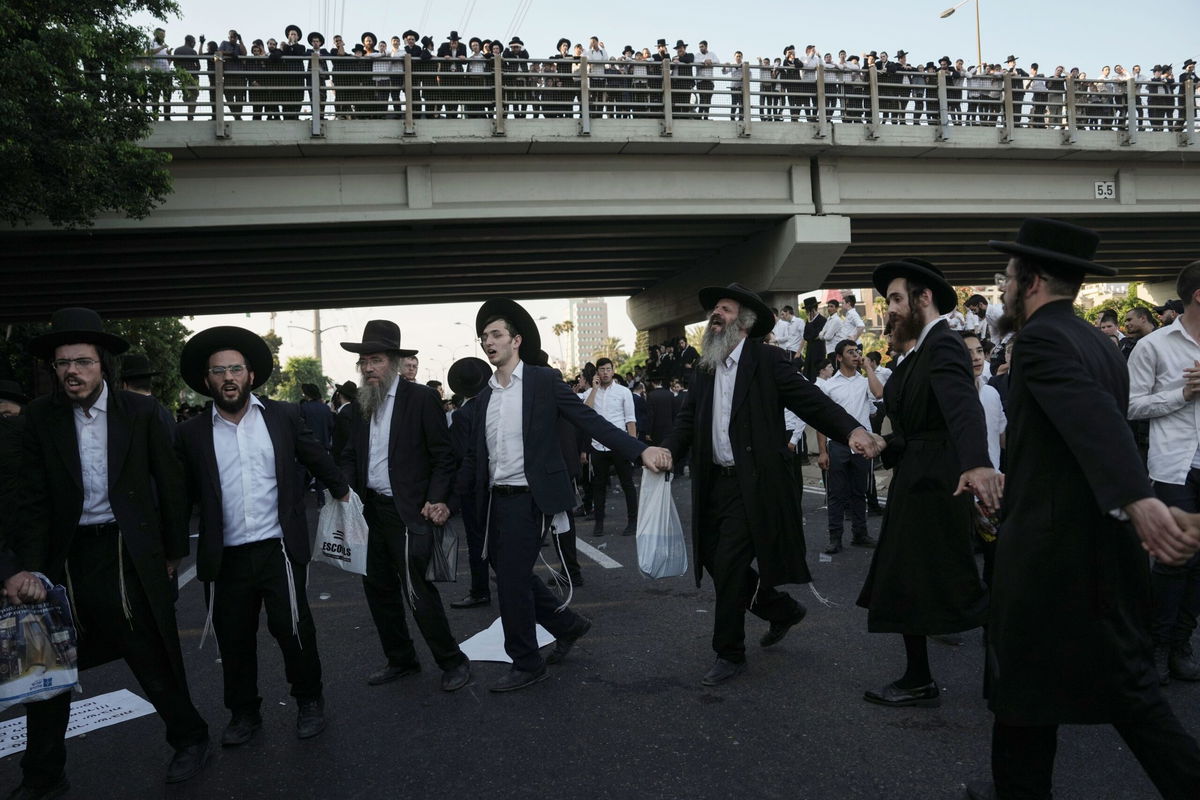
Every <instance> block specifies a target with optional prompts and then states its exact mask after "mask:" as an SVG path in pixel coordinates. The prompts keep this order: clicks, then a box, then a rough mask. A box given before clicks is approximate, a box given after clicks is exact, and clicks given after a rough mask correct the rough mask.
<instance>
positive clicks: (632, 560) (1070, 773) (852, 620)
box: [0, 471, 1200, 800]
mask: <svg viewBox="0 0 1200 800" xmlns="http://www.w3.org/2000/svg"><path fill="white" fill-rule="evenodd" d="M809 477H810V479H811V478H812V477H814V476H813V473H812V472H811V471H810V472H809ZM687 491H688V486H687V481H686V480H683V481H678V482H676V484H675V492H676V497H677V501H678V507H679V510H680V513H681V515H682V516H683V518H684V520H685V526H686V524H687V518H688V517H689V515H690V508H689V505H690V502H689V501H688V499H687V497H688V495H687ZM609 501H610V511H609V518H610V523H609V524H610V526H611V527H610V530H613V529H615V530H617V531H619V530H620V528H621V523H622V522H623V519H622V517H623V515H624V511H623V509H624V503H623V501H622V499H621V497H620V496H619V490H615V493H614V494H612V495H610V500H609ZM804 510H805V531H806V536H807V540H808V547H809V553H810V557H809V561H810V566H811V567H812V570H813V573H814V576H815V581H816V583H815V585H816V587H817V588H818V589H819V590H820V592H821V594H822V595H823V596H825V597H826V598H827V599H829V600H830V601H831V602H832V603H833V605H832V606H831V607H825V606H823V605H821V604H820V603H818V602H817V601H816V600H815V599H814V598H813V596H812V595H811V594H810V592H809V589H808V587H792V592H793V594H794V595H795V596H796V597H798V598H799V599H801V601H802V602H804V603H805V604H806V605H807V606H808V607H809V615H808V617H807V619H806V620H805V621H804V622H803V623H802V624H801V625H800V626H798V627H797V628H795V629H794V630H793V631H792V632H791V633H790V634H789V635H788V637H787V638H786V639H785V640H784V641H783V642H781V643H780V644H778V645H776V646H775V647H773V648H771V649H769V650H761V649H760V648H759V647H758V646H757V640H758V637H759V636H760V635H761V634H762V633H763V631H765V629H766V623H763V622H761V621H759V620H758V619H756V618H753V617H749V618H748V621H747V642H748V645H749V646H748V657H749V668H748V670H747V672H746V673H745V674H744V675H743V676H741V677H739V678H737V679H735V680H734V681H733V682H731V683H729V684H727V685H725V686H722V687H718V688H714V689H710V688H705V687H703V686H701V685H700V677H701V676H702V675H703V674H704V673H705V671H706V670H707V669H708V668H709V666H710V665H711V663H712V659H713V654H712V651H711V649H710V644H709V640H710V636H711V621H712V620H711V617H712V611H713V595H712V586H711V583H710V582H708V581H707V580H706V581H705V583H704V585H703V586H701V587H700V588H699V589H697V588H696V586H695V584H694V582H693V579H692V577H691V576H690V575H689V576H685V577H680V578H672V579H665V580H658V581H652V580H648V579H646V578H644V577H643V576H642V575H640V574H639V572H638V569H637V557H636V550H635V544H634V539H633V538H632V537H621V536H614V535H611V534H610V535H609V536H606V537H604V538H602V539H595V538H593V537H591V536H589V535H588V534H589V533H590V530H591V523H589V522H582V523H581V525H580V534H581V537H580V538H581V539H582V540H583V541H585V542H588V543H589V544H591V545H593V546H595V545H602V546H603V550H602V552H603V553H605V554H607V555H608V556H609V557H611V558H612V559H614V560H615V561H616V562H618V563H619V564H620V565H621V566H620V567H618V568H610V569H604V568H601V567H600V566H598V565H597V564H596V563H595V562H593V561H592V560H590V559H588V558H586V557H583V558H582V559H581V560H582V561H583V563H584V575H585V579H586V585H585V586H584V587H582V588H580V589H577V590H576V596H575V600H574V603H573V607H574V608H575V609H577V610H578V611H580V612H582V613H584V614H586V615H588V616H590V617H591V618H592V619H593V621H594V627H593V628H592V631H591V633H589V634H588V636H587V637H586V638H584V639H582V640H581V641H580V642H579V644H578V645H577V646H576V647H575V649H574V650H573V651H572V653H571V655H570V656H569V658H568V659H567V660H566V662H565V663H563V664H562V665H559V666H555V667H551V668H550V669H551V671H552V676H551V679H550V680H548V681H545V682H543V683H540V684H538V685H536V686H535V687H533V688H530V689H527V690H524V691H520V692H515V693H512V694H507V695H496V694H492V693H490V692H488V691H487V687H488V686H489V685H491V684H492V683H493V682H494V681H495V680H497V679H498V678H499V677H500V676H501V675H502V674H503V673H504V671H506V670H507V669H508V666H507V665H504V664H493V663H477V664H475V665H474V670H473V671H474V680H473V683H472V684H471V685H470V686H469V687H467V688H466V689H463V690H462V691H460V692H457V693H455V694H446V693H443V692H441V691H439V689H438V679H439V677H440V673H439V672H438V670H437V669H436V667H435V665H434V664H433V661H432V658H431V657H430V656H429V653H428V649H427V648H426V647H425V645H424V643H423V642H422V641H420V640H419V637H418V644H417V647H418V652H419V653H420V654H421V657H422V663H423V664H424V667H425V669H424V671H423V672H422V673H421V674H420V675H418V676H414V677H410V678H405V679H402V680H401V681H398V682H396V683H392V684H389V685H386V686H381V687H369V686H367V685H366V682H365V678H366V676H367V674H368V673H370V672H371V671H372V670H374V669H376V668H378V667H379V666H381V665H382V663H383V658H382V655H381V653H380V649H379V644H378V640H377V638H376V635H375V630H374V627H373V625H372V623H371V619H370V615H369V613H368V611H367V608H366V604H365V602H364V600H363V593H362V588H361V584H360V582H359V580H358V579H357V578H356V577H354V576H349V575H345V574H343V573H340V572H338V571H336V570H334V569H332V568H327V567H324V566H322V565H314V566H313V567H312V569H311V573H310V584H309V600H310V603H311V605H312V608H313V613H314V615H315V618H316V624H317V634H318V639H319V642H320V647H321V657H322V661H323V664H324V669H325V692H326V712H327V715H328V719H329V727H328V729H327V730H326V731H325V732H324V733H323V734H322V735H320V736H319V737H317V738H315V739H310V740H307V741H299V740H297V739H296V737H295V728H294V726H295V717H296V712H295V705H294V702H293V701H292V700H291V698H290V697H289V696H288V686H287V684H286V682H285V680H284V675H283V667H282V662H281V659H280V658H279V652H278V648H277V647H276V646H275V644H274V641H273V640H272V639H271V638H270V637H269V636H268V634H267V633H266V629H265V624H264V625H263V628H262V631H261V632H260V645H259V675H260V681H259V682H260V692H261V693H262V696H263V698H264V703H263V715H264V726H263V729H262V731H261V732H260V733H259V735H258V736H257V738H255V739H254V740H253V741H252V742H251V743H249V744H247V745H245V746H243V747H240V748H235V749H224V750H222V749H221V748H219V747H214V754H213V758H212V760H211V762H210V764H209V766H208V767H207V768H206V770H205V771H204V772H203V773H202V774H201V775H200V776H198V777H197V778H195V779H193V780H192V781H189V782H188V783H185V784H183V785H179V786H172V787H167V786H165V784H163V782H162V781H163V775H164V770H165V765H166V763H167V760H168V759H169V757H170V750H169V747H168V746H167V744H166V743H165V741H164V739H163V728H162V723H161V722H160V720H159V718H158V717H157V716H156V715H150V716H146V717H142V718H140V719H136V720H133V721H130V722H125V723H122V724H118V725H115V726H112V727H109V728H105V729H102V730H98V731H94V732H92V733H89V734H86V735H84V736H81V737H76V738H73V739H70V740H68V743H67V747H68V753H69V764H68V772H69V775H70V779H71V782H72V784H73V790H72V792H71V794H70V796H71V797H80V798H84V797H86V798H152V797H170V798H181V799H182V798H197V799H199V798H205V800H210V799H211V798H239V800H243V799H246V800H248V799H250V798H277V797H288V798H292V800H300V799H301V798H364V797H414V798H425V797H430V798H456V797H470V796H480V797H488V798H508V797H512V798H518V797H519V798H523V799H524V800H529V798H542V797H545V798H551V797H554V798H558V797H572V798H605V800H613V799H614V798H689V800H698V799H699V798H722V799H723V798H729V797H734V796H745V797H762V798H775V797H780V798H784V797H786V798H790V799H795V798H800V799H801V800H803V799H804V798H838V799H839V800H841V799H842V798H906V799H907V798H921V799H922V800H924V799H926V798H928V799H929V800H940V799H941V798H958V797H961V796H962V785H963V783H964V782H966V781H969V780H976V779H979V778H982V777H986V776H987V774H988V759H989V740H990V729H991V716H990V715H989V714H988V712H987V709H986V706H985V703H984V700H983V699H982V697H981V693H980V687H981V670H982V661H983V659H982V649H981V646H980V634H979V632H978V631H972V632H968V633H967V634H966V635H965V642H964V644H963V645H962V646H959V647H952V646H946V645H941V644H936V643H934V644H931V645H930V649H931V660H932V665H933V670H934V674H935V676H936V678H937V679H938V681H939V683H940V684H941V686H942V689H943V703H942V706H941V707H940V708H938V709H910V710H906V709H885V708H879V707H877V706H873V705H870V704H868V703H866V702H864V701H863V700H862V693H863V690H864V689H867V688H875V687H879V686H882V685H883V684H885V683H887V682H889V681H891V680H893V679H895V678H896V677H898V676H899V674H900V673H901V672H902V671H903V648H902V644H901V641H900V637H898V636H885V635H871V634H868V633H867V632H866V612H865V611H864V610H862V609H859V608H857V607H856V606H855V605H854V600H855V598H856V597H857V594H858V590H859V588H860V587H861V584H862V580H863V577H864V575H865V574H866V570H867V566H868V564H869V559H870V552H869V551H865V550H860V549H857V548H849V549H848V550H847V551H846V552H844V553H842V554H839V555H837V556H835V557H833V559H832V560H831V561H829V562H822V561H820V560H819V555H818V554H819V553H820V550H821V549H822V546H823V544H824V539H825V524H826V517H825V511H824V509H823V498H822V496H821V494H820V493H819V490H814V491H812V492H808V493H806V495H805V502H804ZM870 525H871V529H872V532H873V533H874V532H875V531H877V529H878V525H879V518H878V517H872V518H871V519H870ZM460 568H461V569H460V580H459V582H458V583H457V584H443V585H442V586H443V588H442V597H443V600H444V601H445V602H449V601H450V600H452V599H455V598H457V597H459V596H461V595H462V594H464V593H465V590H466V585H467V584H466V578H465V576H466V554H465V549H464V551H463V553H462V557H461V559H460ZM542 569H543V571H544V568H542ZM448 613H449V615H450V621H451V625H452V628H453V630H454V631H455V633H456V634H457V635H458V636H459V638H460V639H465V638H468V637H469V636H471V635H473V634H475V633H477V632H478V631H480V630H483V629H484V628H486V627H487V626H488V625H489V624H491V622H492V621H493V620H494V619H495V617H496V615H497V612H496V609H495V606H494V605H493V606H492V607H491V608H479V609H471V610H466V611H449V612H448ZM178 614H179V625H180V630H181V634H182V640H183V647H184V656H185V659H186V662H187V668H188V675H189V679H190V682H191V687H192V694H193V697H194V698H195V701H196V703H197V705H198V707H199V708H200V711H201V713H202V714H203V715H204V716H205V717H206V718H207V719H208V721H209V725H210V726H211V731H212V734H213V737H214V740H219V737H220V733H221V730H222V729H223V727H224V725H225V724H226V722H227V721H228V716H227V712H226V710H225V709H224V708H223V706H222V702H221V673H220V664H219V662H218V658H219V656H218V653H217V649H216V645H215V642H214V641H212V640H211V639H210V640H209V642H208V643H207V644H205V646H204V649H203V650H198V649H197V645H198V644H199V640H200V631H201V628H202V626H203V622H204V604H203V599H202V594H201V589H200V586H199V585H198V584H197V583H196V582H194V581H193V582H192V583H190V584H188V585H187V586H186V587H184V589H183V591H182V593H181V597H180V601H179V606H178ZM414 630H415V629H414ZM83 680H84V686H85V689H86V692H87V696H93V695H97V694H101V693H104V692H108V691H111V690H114V689H119V688H128V689H131V690H133V691H135V692H138V691H139V690H138V687H137V685H136V682H135V681H134V680H133V679H132V676H131V675H130V674H129V672H128V670H127V668H126V667H125V666H124V664H123V663H117V664H110V665H107V666H105V667H101V668H98V669H95V670H92V671H90V672H87V673H84V675H83ZM139 693H140V692H139ZM1167 693H1168V697H1169V698H1170V700H1171V703H1172V705H1173V706H1174V707H1175V710H1176V712H1177V713H1178V714H1180V716H1181V717H1182V718H1183V720H1184V724H1185V725H1186V726H1187V727H1188V728H1189V730H1191V731H1192V732H1193V733H1200V703H1198V702H1197V701H1200V685H1186V684H1179V683H1173V684H1172V685H1171V686H1170V687H1168V689H1167ZM18 713H20V709H19V708H18V709H13V710H10V711H9V712H8V713H7V714H6V715H4V718H10V717H12V716H15V715H16V714H18ZM18 760H19V756H18V755H12V756H8V757H7V758H5V759H3V760H0V790H7V788H8V787H10V786H13V785H15V784H16V783H17V782H19V780H20V770H19V768H18ZM1055 791H1056V794H1055V796H1056V797H1057V798H1060V800H1085V799H1086V800H1103V799H1107V798H1112V799H1113V800H1118V799H1119V800H1137V799H1138V798H1153V797H1156V796H1157V795H1156V794H1155V793H1154V791H1153V788H1152V787H1151V785H1150V783H1149V781H1148V780H1147V779H1146V778H1145V776H1144V775H1143V774H1142V772H1141V770H1140V768H1139V766H1138V764H1137V762H1136V761H1135V760H1134V759H1133V757H1132V756H1131V755H1130V754H1129V752H1128V750H1127V749H1126V748H1125V746H1124V744H1123V742H1122V741H1121V740H1120V738H1119V737H1118V736H1117V735H1116V734H1115V732H1114V731H1113V730H1112V729H1111V728H1109V727H1107V726H1105V727H1082V726H1070V727H1064V728H1063V729H1062V731H1061V732H1060V736H1059V751H1058V761H1057V770H1056V773H1055Z"/></svg>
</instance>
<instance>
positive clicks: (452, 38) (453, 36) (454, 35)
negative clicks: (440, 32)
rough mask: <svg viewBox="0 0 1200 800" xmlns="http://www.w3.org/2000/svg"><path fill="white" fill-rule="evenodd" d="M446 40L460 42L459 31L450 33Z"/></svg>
mask: <svg viewBox="0 0 1200 800" xmlns="http://www.w3.org/2000/svg"><path fill="white" fill-rule="evenodd" d="M446 38H447V39H449V40H450V41H452V42H457V41H458V31H450V35H449V36H447V37H446Z"/></svg>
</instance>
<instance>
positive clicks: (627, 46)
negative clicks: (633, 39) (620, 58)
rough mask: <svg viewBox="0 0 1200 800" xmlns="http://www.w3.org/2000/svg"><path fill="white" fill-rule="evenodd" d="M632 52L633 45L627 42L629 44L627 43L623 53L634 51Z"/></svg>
mask: <svg viewBox="0 0 1200 800" xmlns="http://www.w3.org/2000/svg"><path fill="white" fill-rule="evenodd" d="M632 52H633V45H631V44H627V45H625V49H623V50H622V51H621V55H625V54H626V53H632Z"/></svg>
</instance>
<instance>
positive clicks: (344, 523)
mask: <svg viewBox="0 0 1200 800" xmlns="http://www.w3.org/2000/svg"><path fill="white" fill-rule="evenodd" d="M314 555H315V557H316V559H317V560H318V561H321V562H324V563H326V564H332V565H333V566H335V567H337V568H338V569H341V570H345V571H346V572H353V573H355V574H356V575H366V574H367V520H366V518H365V517H364V516H363V503H362V498H360V497H359V496H358V495H356V494H355V493H354V490H353V489H351V490H350V499H349V500H348V501H347V502H345V503H343V502H342V501H340V500H335V499H333V497H332V496H331V495H330V494H329V491H328V490H326V491H325V505H324V507H323V508H322V509H321V516H320V517H318V518H317V544H316V553H314Z"/></svg>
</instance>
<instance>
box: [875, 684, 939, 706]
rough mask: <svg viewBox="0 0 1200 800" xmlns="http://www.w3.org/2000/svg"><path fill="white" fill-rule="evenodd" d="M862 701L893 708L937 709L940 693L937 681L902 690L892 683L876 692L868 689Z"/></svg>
mask: <svg viewBox="0 0 1200 800" xmlns="http://www.w3.org/2000/svg"><path fill="white" fill-rule="evenodd" d="M863 700H866V701H867V702H868V703H875V704H876V705H881V706H892V707H894V708H901V707H904V706H920V707H921V708H937V707H938V706H940V705H941V704H942V693H941V692H940V691H939V690H938V685H937V681H930V682H929V683H927V684H925V685H924V686H921V687H919V688H916V689H902V688H900V687H899V686H897V685H896V684H894V683H889V684H888V685H887V686H885V687H883V688H882V689H879V690H878V691H876V690H874V689H868V690H867V691H866V692H864V693H863Z"/></svg>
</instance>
